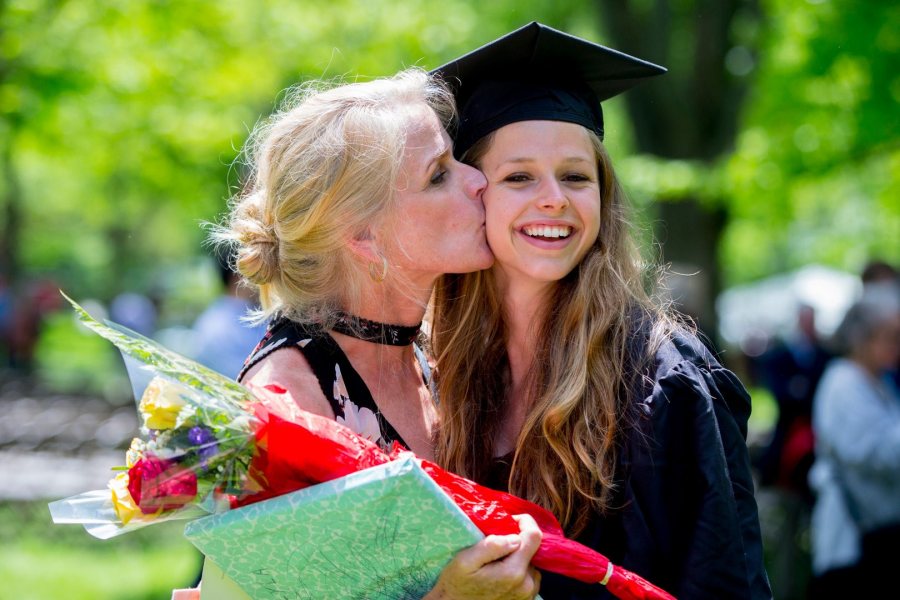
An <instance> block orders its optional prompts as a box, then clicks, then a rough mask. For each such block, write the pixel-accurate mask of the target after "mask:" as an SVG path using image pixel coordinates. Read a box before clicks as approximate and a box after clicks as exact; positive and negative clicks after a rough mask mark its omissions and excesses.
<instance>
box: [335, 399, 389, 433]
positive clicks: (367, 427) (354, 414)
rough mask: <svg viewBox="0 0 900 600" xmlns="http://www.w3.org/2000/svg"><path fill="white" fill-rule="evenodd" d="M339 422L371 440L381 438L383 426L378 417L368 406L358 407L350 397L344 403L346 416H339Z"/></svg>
mask: <svg viewBox="0 0 900 600" xmlns="http://www.w3.org/2000/svg"><path fill="white" fill-rule="evenodd" d="M337 422H338V423H341V424H342V425H346V426H347V427H349V428H350V429H351V430H353V432H354V433H357V434H359V435H360V436H362V437H364V438H366V439H367V440H369V441H371V442H376V443H377V442H378V440H380V439H381V427H380V426H379V425H378V417H377V416H376V415H375V413H374V412H372V411H371V410H369V409H368V408H366V407H362V408H360V407H358V406H357V405H356V404H354V403H353V402H351V401H350V400H349V399H348V400H347V402H346V404H345V405H344V416H343V417H340V416H339V417H338V418H337Z"/></svg>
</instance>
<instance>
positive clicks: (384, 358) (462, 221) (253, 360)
mask: <svg viewBox="0 0 900 600" xmlns="http://www.w3.org/2000/svg"><path fill="white" fill-rule="evenodd" d="M453 113H454V104H453V97H452V95H451V94H450V93H449V91H448V90H447V89H446V88H445V87H443V86H442V85H439V84H437V83H436V82H435V81H434V80H432V79H431V78H430V77H429V76H428V75H426V74H425V73H424V72H421V71H415V70H411V71H405V72H402V73H400V74H398V75H396V76H394V77H391V78H387V79H380V80H375V81H370V82H366V83H355V84H349V85H344V86H340V87H336V88H332V89H329V90H326V91H308V92H302V93H300V94H298V95H297V96H296V97H295V98H293V100H292V101H291V102H290V104H289V106H288V107H286V108H285V110H283V111H282V112H280V113H278V114H277V115H275V116H274V117H273V118H272V119H270V121H269V122H267V123H266V124H264V125H263V126H262V127H260V128H259V129H258V130H257V131H256V132H255V133H254V136H253V139H252V141H251V142H250V145H249V158H250V161H251V165H252V167H253V174H252V178H251V180H250V182H249V185H248V186H247V189H246V191H245V192H244V193H243V194H242V195H241V196H240V197H238V198H236V200H235V202H234V205H233V209H232V212H231V215H230V219H229V222H228V224H227V225H226V226H225V227H223V228H221V229H220V230H219V231H218V232H217V234H216V237H217V239H218V240H220V241H222V242H225V243H228V244H231V246H232V248H233V252H234V260H235V265H236V268H237V270H238V271H239V272H240V273H241V274H242V275H243V276H244V277H245V278H246V280H247V281H248V282H249V283H250V284H252V285H254V286H256V287H257V288H258V290H259V294H260V299H261V302H262V307H263V314H262V315H261V317H268V318H270V319H271V322H272V324H271V325H270V327H269V330H268V333H267V334H266V337H265V338H264V339H263V340H262V342H261V343H260V344H259V346H258V347H257V349H256V350H255V351H254V352H253V354H252V355H251V356H250V357H249V358H248V360H247V362H246V364H245V366H244V369H243V371H242V372H241V374H240V376H239V379H240V380H241V381H243V382H244V383H248V384H254V385H256V386H264V385H267V384H270V383H276V384H278V385H280V386H282V387H284V388H286V389H287V390H288V393H290V394H291V396H293V398H294V400H295V401H296V402H297V404H298V405H299V406H300V408H303V409H305V410H308V411H311V412H314V413H316V414H320V415H324V416H327V417H330V418H334V419H337V420H338V421H340V422H343V423H345V424H346V425H348V426H350V427H351V428H352V429H354V430H355V431H356V432H357V433H359V434H361V435H364V436H366V437H368V438H369V439H371V440H372V441H375V442H377V443H379V444H381V445H382V446H384V447H385V448H387V447H388V446H390V444H391V443H392V442H394V441H398V442H401V443H403V444H404V445H405V446H406V447H408V448H410V449H411V450H413V451H414V452H415V453H417V454H418V455H419V456H421V457H425V458H429V457H432V456H433V451H432V441H431V438H432V434H433V427H434V421H435V417H436V413H435V404H434V399H433V397H432V394H431V390H430V388H429V385H428V383H429V366H428V363H427V361H426V360H425V359H424V356H423V354H422V353H421V351H419V350H418V347H417V346H416V345H415V342H416V339H417V338H418V336H419V327H420V325H421V322H422V319H423V316H424V314H425V307H426V305H427V303H428V300H429V298H430V297H431V294H432V288H433V286H434V283H435V281H436V280H437V278H438V277H439V276H441V275H442V274H445V273H465V272H469V271H475V270H479V269H484V268H486V267H489V266H490V265H491V263H492V262H493V255H492V254H491V252H490V249H489V248H488V246H487V244H486V241H485V235H484V208H483V205H482V202H481V194H482V191H483V189H484V176H483V175H482V174H481V173H480V172H479V171H478V170H476V169H474V168H472V167H469V166H467V165H464V164H462V163H460V162H458V161H456V160H455V159H454V157H453V149H452V144H451V141H450V138H449V136H448V134H447V132H446V131H445V129H444V124H445V123H447V122H448V121H449V120H450V118H451V117H452V115H453ZM520 526H521V533H520V534H518V535H511V536H488V537H487V538H485V539H484V540H483V541H482V542H479V543H478V544H476V545H474V546H472V547H471V548H468V549H466V550H463V551H462V552H460V553H459V554H458V555H457V556H456V558H455V559H454V560H453V561H451V562H450V563H449V564H448V565H447V567H446V568H445V569H444V571H443V573H442V574H441V576H440V578H439V579H438V581H437V583H436V585H435V587H434V589H432V590H431V591H430V592H428V590H423V593H425V592H428V593H427V595H426V596H425V597H426V598H442V599H447V600H450V599H455V598H459V599H461V600H462V599H498V600H499V599H509V600H516V599H531V598H533V597H534V596H535V595H536V594H537V590H538V586H539V578H540V575H539V574H538V573H537V571H535V570H534V569H533V568H531V567H530V566H529V562H530V560H531V557H532V555H533V554H534V552H535V551H536V550H537V547H538V545H539V543H540V531H539V530H538V528H537V526H536V524H535V523H534V521H533V520H532V519H531V518H530V517H522V518H521V519H520ZM190 593H193V594H195V595H196V590H194V591H191V592H190ZM176 597H190V596H184V595H179V596H176Z"/></svg>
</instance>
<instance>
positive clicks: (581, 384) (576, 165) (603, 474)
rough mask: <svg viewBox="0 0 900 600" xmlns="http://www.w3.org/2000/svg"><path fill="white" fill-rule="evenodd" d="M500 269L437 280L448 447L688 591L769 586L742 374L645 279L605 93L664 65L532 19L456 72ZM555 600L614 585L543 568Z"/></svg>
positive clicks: (593, 540) (734, 594)
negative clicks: (605, 140)
mask: <svg viewBox="0 0 900 600" xmlns="http://www.w3.org/2000/svg"><path fill="white" fill-rule="evenodd" d="M437 71H438V73H440V74H442V75H443V76H444V77H445V79H446V80H447V81H448V82H451V83H452V84H454V87H455V91H456V94H457V100H458V106H459V109H460V125H459V128H458V130H457V132H456V135H455V141H456V144H457V152H459V153H461V154H463V160H464V161H467V162H470V163H471V164H473V165H475V166H477V167H478V168H479V169H481V170H482V171H483V172H484V174H485V176H486V177H487V181H488V184H487V189H486V190H485V193H484V205H485V210H486V231H487V239H488V243H489V245H490V247H491V250H492V251H493V253H494V257H495V262H494V265H493V267H492V268H491V269H489V270H486V271H483V272H479V273H473V274H465V275H452V276H446V277H444V278H443V279H442V281H441V282H439V284H438V288H437V294H436V307H435V322H434V333H433V347H434V352H435V356H436V357H437V369H438V376H439V398H440V404H439V417H440V419H439V421H440V427H439V431H438V433H437V438H436V439H437V445H436V449H435V452H436V455H437V457H438V460H439V462H440V463H442V464H443V466H444V467H446V468H449V469H451V470H454V471H456V472H458V473H460V474H462V475H464V476H467V477H470V478H473V479H476V480H478V481H480V482H483V483H486V484H487V485H490V486H492V487H498V488H501V489H508V490H509V491H511V492H512V493H514V494H517V495H519V496H522V497H525V498H528V499H529V500H532V501H534V502H537V503H538V504H541V505H543V506H544V507H545V508H548V509H550V510H552V511H553V512H554V513H555V514H556V516H557V517H558V518H559V519H560V521H561V522H562V523H563V525H564V527H565V528H566V530H567V533H568V534H569V535H570V536H573V537H576V538H577V539H578V540H579V541H581V542H582V543H585V544H586V545H588V546H591V547H593V548H594V549H596V550H598V551H599V552H601V553H603V554H605V555H606V556H607V557H609V558H610V559H611V560H612V561H613V562H614V563H617V564H620V565H622V566H624V567H625V568H628V569H630V570H632V571H634V572H636V573H638V574H639V575H641V576H643V577H645V578H647V579H648V580H650V581H651V582H652V583H654V584H656V585H658V586H660V587H662V588H664V589H666V590H667V591H669V592H670V593H672V594H674V595H675V596H676V597H679V598H692V599H693V598H718V599H721V598H769V597H771V592H770V590H769V585H768V581H767V577H766V575H765V571H764V568H763V562H762V549H761V543H760V532H759V522H758V517H757V510H756V504H755V501H754V497H753V482H752V479H751V474H750V465H749V460H748V453H747V448H746V446H745V436H746V426H747V418H748V416H749V412H750V402H749V397H748V396H747V394H746V392H745V391H744V389H743V387H742V386H741V384H740V382H739V381H738V380H737V379H736V377H735V376H734V375H733V374H732V373H731V372H729V371H728V370H726V369H724V368H723V367H722V366H721V365H719V364H718V363H717V362H716V360H715V359H714V358H713V357H712V356H711V355H710V354H709V352H708V351H707V350H706V348H705V347H704V345H703V344H702V343H700V341H699V340H698V339H697V338H696V337H695V336H694V335H693V334H692V333H691V332H690V330H689V328H687V327H685V326H683V325H681V324H680V323H679V321H678V320H677V319H676V318H674V317H673V316H672V315H670V314H669V313H668V312H667V311H666V310H665V309H664V308H663V307H660V306H657V305H656V304H654V303H653V302H652V301H651V300H650V298H649V297H648V295H647V294H646V293H645V291H644V279H643V278H642V275H643V274H642V272H641V269H640V268H639V265H640V259H639V256H638V255H637V253H636V252H635V249H634V245H633V244H632V241H631V238H630V235H629V227H628V222H627V216H626V211H625V198H624V196H623V194H622V191H621V190H620V188H619V185H618V183H617V181H616V178H615V174H614V172H613V169H612V165H611V163H610V159H609V157H608V155H607V153H606V151H605V149H604V147H603V144H602V142H601V138H602V135H603V121H602V112H601V111H600V101H601V100H603V99H605V98H607V97H610V96H612V95H615V94H617V93H619V92H621V91H623V90H624V89H627V88H628V87H630V86H631V85H633V84H634V83H636V82H638V81H639V80H640V79H642V78H644V77H648V76H651V75H655V74H658V73H661V72H662V71H663V69H661V68H659V67H656V66H655V65H651V64H649V63H646V62H644V61H641V60H639V59H635V58H633V57H630V56H627V55H624V54H622V53H619V52H617V51H615V50H610V49H607V48H603V47H601V46H597V45H594V44H591V43H589V42H586V41H584V40H581V39H578V38H574V37H571V36H568V35H566V34H564V33H561V32H558V31H555V30H552V29H550V28H547V27H545V26H542V25H539V24H537V23H532V24H531V25H528V26H526V27H523V28H522V29H520V30H517V31H515V32H513V33H511V34H509V35H508V36H505V37H504V38H501V39H499V40H497V41H495V42H493V43H491V44H488V45H487V46H485V47H483V48H481V49H479V50H476V51H475V52H473V53H470V54H468V55H466V56H464V57H462V58H460V59H458V60H457V61H454V62H452V63H450V64H448V65H445V66H444V67H441V68H440V69H438V70H437ZM541 596H542V597H543V598H545V599H547V600H549V599H553V598H604V597H608V595H607V592H606V590H605V588H602V587H601V586H597V585H592V586H586V585H583V584H580V583H578V582H576V581H572V580H566V579H564V578H561V577H557V576H552V575H551V574H547V573H545V574H544V579H543V582H542V585H541Z"/></svg>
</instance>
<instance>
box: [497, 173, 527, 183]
mask: <svg viewBox="0 0 900 600" xmlns="http://www.w3.org/2000/svg"><path fill="white" fill-rule="evenodd" d="M503 181H508V182H509V183H525V182H526V181H531V176H530V175H529V174H528V173H510V174H509V175H507V176H506V177H504V178H503Z"/></svg>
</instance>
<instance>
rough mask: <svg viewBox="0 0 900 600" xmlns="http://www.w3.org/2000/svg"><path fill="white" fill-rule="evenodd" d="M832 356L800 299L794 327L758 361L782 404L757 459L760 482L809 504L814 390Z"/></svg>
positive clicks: (811, 310) (811, 311) (811, 312)
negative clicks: (764, 447) (767, 443)
mask: <svg viewBox="0 0 900 600" xmlns="http://www.w3.org/2000/svg"><path fill="white" fill-rule="evenodd" d="M830 359H831V353H830V352H829V351H828V350H827V349H826V348H825V345H824V343H823V342H822V340H821V339H820V338H819V334H818V332H817V330H816V311H815V309H814V308H813V307H812V306H810V305H808V304H803V303H801V304H799V305H798V306H797V322H796V326H795V327H794V329H793V330H792V331H791V332H790V333H788V334H787V335H785V336H784V338H783V339H782V340H781V341H779V342H777V343H776V344H775V345H774V346H773V347H772V348H771V349H769V350H768V351H766V352H765V353H764V354H763V355H762V356H761V357H760V359H759V365H758V367H759V376H760V379H761V381H762V383H763V385H764V386H765V387H766V388H768V389H769V391H771V392H772V396H773V397H774V398H775V402H776V404H777V406H778V420H777V422H776V424H775V430H774V432H773V434H772V439H771V441H770V442H769V445H768V446H767V448H766V450H765V452H764V453H763V454H762V457H761V459H760V461H759V465H758V466H759V474H760V484H761V485H766V486H776V487H778V488H781V489H782V490H785V491H787V492H789V493H792V494H796V495H799V496H800V497H801V498H802V499H803V500H804V502H806V503H809V504H811V503H812V495H811V493H810V489H809V485H808V483H807V475H808V474H809V469H810V467H811V466H812V462H813V437H812V423H811V421H812V403H813V396H814V394H815V392H816V386H817V385H818V383H819V379H820V378H821V377H822V373H823V372H824V371H825V366H826V365H827V364H828V361H829V360H830Z"/></svg>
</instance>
